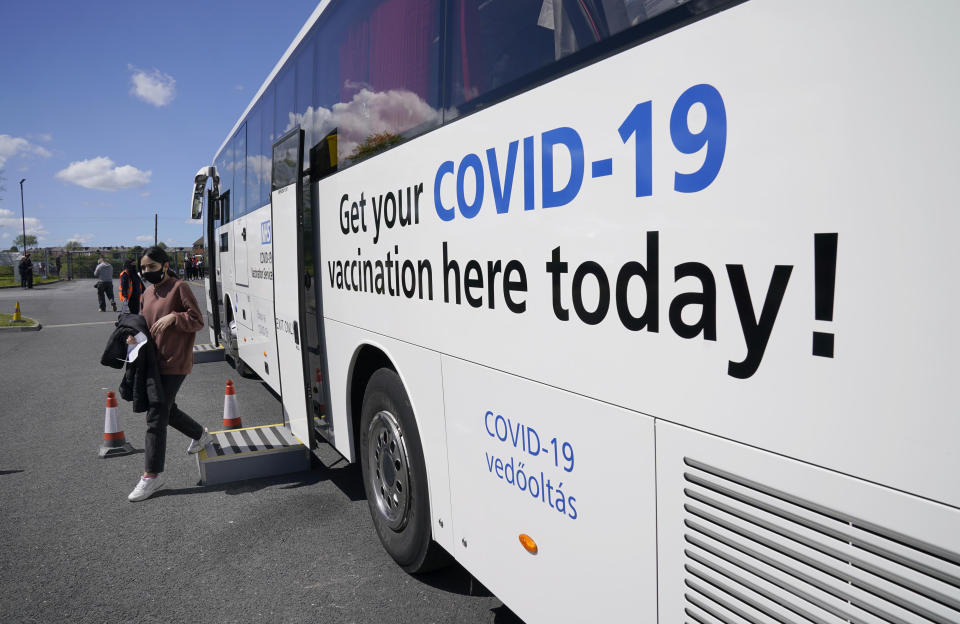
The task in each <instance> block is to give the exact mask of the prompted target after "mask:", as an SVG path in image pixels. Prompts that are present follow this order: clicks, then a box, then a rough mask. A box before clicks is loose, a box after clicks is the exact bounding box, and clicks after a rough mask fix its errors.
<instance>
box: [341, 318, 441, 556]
mask: <svg viewBox="0 0 960 624" xmlns="http://www.w3.org/2000/svg"><path fill="white" fill-rule="evenodd" d="M324 322H325V325H324V331H325V332H326V338H327V361H328V364H329V374H330V400H331V405H330V406H328V418H330V417H331V416H332V418H333V426H334V435H335V443H334V446H335V448H336V449H337V451H338V452H339V453H340V454H341V455H343V456H344V457H345V458H346V459H347V460H349V461H356V462H359V461H360V454H359V449H356V451H357V452H356V453H355V452H354V446H355V445H354V440H353V427H352V426H351V421H350V419H351V417H353V418H356V419H359V418H360V414H351V413H350V409H349V396H350V386H349V374H350V371H351V364H352V361H353V358H354V356H355V354H356V353H357V350H358V349H359V348H360V347H361V346H363V345H364V344H369V345H372V346H374V347H376V348H378V349H380V350H381V351H383V352H384V353H385V354H386V355H387V357H388V358H389V359H390V361H391V362H392V363H393V365H394V366H395V367H396V370H397V374H398V375H399V376H400V379H401V381H402V382H403V386H404V388H405V389H406V392H407V396H408V397H409V398H410V405H411V406H412V407H413V413H414V416H415V417H416V419H417V428H418V429H419V431H420V442H421V444H422V446H423V460H424V464H425V465H426V468H427V483H428V491H429V496H430V516H431V520H432V525H433V539H434V541H436V542H437V543H438V544H440V545H441V546H443V547H444V548H445V549H446V550H447V551H449V552H453V544H452V540H453V537H452V535H453V533H452V527H451V524H452V523H451V522H449V519H450V518H451V512H450V481H449V476H448V472H447V444H446V424H445V422H444V409H443V380H442V373H441V369H440V356H439V355H438V354H436V353H434V352H432V351H429V350H427V349H422V348H420V347H415V346H412V345H410V344H407V343H404V342H400V341H398V340H393V339H390V338H387V337H385V336H379V335H376V334H372V333H370V332H366V331H363V330H361V329H358V328H356V327H351V326H349V325H345V324H343V323H338V322H336V321H331V320H329V319H325V320H324ZM441 520H442V521H444V522H443V526H441V524H440V521H441Z"/></svg>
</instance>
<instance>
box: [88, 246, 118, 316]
mask: <svg viewBox="0 0 960 624" xmlns="http://www.w3.org/2000/svg"><path fill="white" fill-rule="evenodd" d="M93 276H94V277H95V278H97V303H99V304H100V305H99V306H98V307H99V309H100V311H101V312H106V311H107V304H106V302H105V301H104V297H106V298H107V299H109V300H110V305H111V306H113V311H114V312H116V311H117V302H116V301H114V299H113V267H112V266H110V265H109V264H107V261H106V259H105V258H104V257H103V256H100V264H98V265H97V268H95V269H94V270H93Z"/></svg>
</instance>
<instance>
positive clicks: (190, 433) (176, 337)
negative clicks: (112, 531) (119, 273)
mask: <svg viewBox="0 0 960 624" xmlns="http://www.w3.org/2000/svg"><path fill="white" fill-rule="evenodd" d="M140 268H141V269H142V270H143V272H142V273H141V275H142V276H143V279H144V280H146V281H147V282H149V283H150V284H152V286H148V287H147V289H146V290H145V291H144V293H143V307H142V310H141V311H142V313H143V318H144V320H146V322H147V326H148V327H149V328H150V334H151V336H152V337H153V340H154V342H155V343H156V345H157V360H158V367H159V369H160V381H161V383H160V385H161V386H162V387H163V395H164V401H163V405H162V406H161V407H160V408H151V409H150V410H148V411H147V435H146V442H145V444H144V455H145V458H146V468H145V470H144V473H143V476H141V477H140V481H139V482H138V483H137V486H136V487H135V488H134V490H133V491H132V492H130V495H129V496H128V497H127V498H128V499H129V500H130V501H134V502H135V501H142V500H144V499H146V498H149V497H150V496H152V495H153V494H154V493H155V492H156V491H157V490H159V489H160V488H161V487H162V486H163V484H164V481H163V468H164V461H165V459H166V453H167V425H170V426H171V427H173V428H174V429H176V430H177V431H179V432H181V433H183V434H184V435H186V436H187V437H188V438H190V439H191V440H192V441H191V442H190V446H188V447H187V453H189V454H194V453H199V452H200V449H202V448H204V447H205V446H206V445H207V444H209V443H210V442H211V441H212V439H213V438H212V436H211V435H210V434H209V433H208V432H207V429H206V428H205V427H203V426H201V425H200V424H199V423H198V422H197V421H195V420H194V419H192V418H190V416H188V415H187V414H186V413H184V412H183V411H182V410H181V409H180V408H179V407H177V403H176V400H177V392H178V391H179V390H180V386H181V385H182V384H183V381H184V379H186V377H187V375H188V374H190V371H191V370H192V369H193V343H194V338H195V335H196V333H197V332H198V331H200V329H202V328H203V315H202V314H201V313H200V306H199V305H197V299H196V297H194V296H193V291H192V290H190V286H188V285H187V283H186V282H183V281H181V280H178V279H177V278H176V277H175V276H173V274H172V272H171V271H170V257H169V256H168V255H167V252H166V251H164V250H163V249H161V248H159V247H151V248H150V249H147V251H146V252H145V254H144V256H143V258H142V259H141V260H140ZM127 342H128V344H136V340H135V339H134V338H133V337H132V336H131V337H130V338H129V339H128V340H127Z"/></svg>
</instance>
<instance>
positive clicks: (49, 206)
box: [0, 0, 317, 249]
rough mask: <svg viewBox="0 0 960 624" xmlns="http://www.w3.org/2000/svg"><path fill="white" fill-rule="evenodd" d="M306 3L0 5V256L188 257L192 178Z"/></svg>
mask: <svg viewBox="0 0 960 624" xmlns="http://www.w3.org/2000/svg"><path fill="white" fill-rule="evenodd" d="M316 4H317V2H316V0H282V2H263V1H262V0H261V1H253V0H231V1H230V2H226V1H224V2H213V1H204V0H200V1H196V0H195V1H192V2H186V1H181V0H167V1H165V2H150V3H147V2H143V3H141V2H129V0H128V1H126V2H116V1H113V0H99V1H98V0H95V1H94V2H64V1H63V0H57V1H51V0H33V1H31V2H14V1H4V2H0V24H3V25H4V28H3V36H2V37H0V168H2V170H3V176H4V178H5V179H4V180H3V181H2V184H3V186H5V187H6V190H4V191H0V249H7V248H9V247H10V246H11V245H12V244H13V239H14V237H16V236H17V234H19V233H20V231H21V221H20V187H19V181H20V179H21V178H26V179H27V181H26V182H25V183H24V186H23V188H24V200H25V201H24V204H25V208H26V217H27V222H26V226H27V234H35V235H37V236H38V238H39V244H40V246H59V245H63V244H64V243H65V242H67V241H68V240H79V241H81V242H82V243H83V244H84V245H88V246H101V245H127V246H132V245H137V244H139V245H147V244H153V215H154V213H157V214H158V215H159V239H160V240H162V241H164V242H166V243H167V244H170V245H188V244H190V243H192V242H193V241H194V240H196V239H197V238H199V237H200V236H201V234H202V231H201V230H202V228H201V226H200V225H198V224H195V223H191V222H189V199H190V198H189V194H190V191H191V183H192V180H193V175H194V174H195V173H196V171H197V169H199V168H200V167H202V166H205V165H208V164H212V162H211V161H212V159H213V155H214V153H215V152H216V150H217V148H219V147H220V144H221V143H222V142H223V140H224V138H225V137H226V134H227V132H229V131H230V129H231V128H232V127H233V124H234V122H235V121H236V120H237V118H238V117H239V116H240V114H241V113H242V112H243V110H244V109H245V108H246V106H247V104H248V103H249V101H250V100H251V98H252V97H253V95H254V94H255V93H256V92H257V90H258V89H259V87H260V85H261V84H262V82H263V81H264V79H265V78H266V77H267V75H268V74H269V73H270V70H271V69H272V68H273V66H274V65H275V64H276V62H277V61H278V60H279V59H280V57H281V55H282V54H283V52H284V51H285V50H286V48H287V46H288V45H289V44H290V43H291V42H292V41H293V38H294V37H295V36H296V34H297V32H299V30H300V28H301V26H303V23H304V22H305V21H306V20H307V18H308V17H309V16H310V13H311V12H312V11H313V9H314V8H315V6H316Z"/></svg>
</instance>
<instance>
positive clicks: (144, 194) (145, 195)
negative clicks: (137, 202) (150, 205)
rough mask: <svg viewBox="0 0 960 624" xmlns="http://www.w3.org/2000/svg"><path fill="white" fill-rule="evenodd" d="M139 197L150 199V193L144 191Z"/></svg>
mask: <svg viewBox="0 0 960 624" xmlns="http://www.w3.org/2000/svg"><path fill="white" fill-rule="evenodd" d="M140 197H150V191H144V192H142V193H140Z"/></svg>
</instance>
